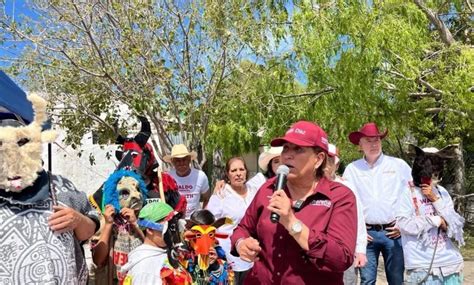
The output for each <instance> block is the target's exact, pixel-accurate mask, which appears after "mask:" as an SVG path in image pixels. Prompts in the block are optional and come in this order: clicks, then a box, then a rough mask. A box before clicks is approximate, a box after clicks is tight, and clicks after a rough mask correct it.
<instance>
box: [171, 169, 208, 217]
mask: <svg viewBox="0 0 474 285" xmlns="http://www.w3.org/2000/svg"><path fill="white" fill-rule="evenodd" d="M169 174H170V175H171V176H173V178H174V180H176V183H177V184H178V190H179V193H180V194H181V195H183V196H184V197H185V198H186V201H187V203H188V205H187V206H186V218H189V217H191V214H192V213H194V211H196V210H198V209H200V208H201V204H199V200H200V198H201V194H203V193H206V192H207V191H209V180H208V179H207V176H206V174H205V173H204V172H202V171H201V170H197V169H195V168H191V173H189V175H188V176H184V177H181V176H178V174H176V170H175V169H172V170H171V171H170V172H169Z"/></svg>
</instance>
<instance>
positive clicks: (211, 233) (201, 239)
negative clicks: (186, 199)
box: [184, 210, 232, 270]
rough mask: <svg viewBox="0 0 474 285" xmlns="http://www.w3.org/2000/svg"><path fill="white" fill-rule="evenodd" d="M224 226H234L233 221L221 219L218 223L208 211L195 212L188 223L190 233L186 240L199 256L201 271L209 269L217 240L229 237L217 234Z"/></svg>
mask: <svg viewBox="0 0 474 285" xmlns="http://www.w3.org/2000/svg"><path fill="white" fill-rule="evenodd" d="M224 224H232V219H230V218H220V219H218V220H217V221H216V220H215V218H214V215H213V214H212V213H211V212H210V211H208V210H199V211H196V212H194V213H193V214H192V215H191V219H190V220H188V221H187V223H186V228H187V229H188V231H187V232H186V233H185V234H184V238H185V240H187V241H188V242H189V244H190V245H191V247H192V249H193V250H194V252H195V253H196V254H197V256H198V267H199V268H200V269H201V270H207V268H208V267H209V250H210V249H211V248H212V247H214V246H215V245H216V244H217V241H216V238H222V239H225V238H227V237H228V235H227V234H221V233H218V232H217V229H218V228H219V227H221V226H222V225H224Z"/></svg>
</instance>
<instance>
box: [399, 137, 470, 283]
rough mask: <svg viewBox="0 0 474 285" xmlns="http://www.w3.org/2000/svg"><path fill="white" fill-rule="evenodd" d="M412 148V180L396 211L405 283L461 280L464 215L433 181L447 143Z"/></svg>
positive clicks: (437, 176) (440, 167)
mask: <svg viewBox="0 0 474 285" xmlns="http://www.w3.org/2000/svg"><path fill="white" fill-rule="evenodd" d="M412 147H414V148H415V151H416V157H415V160H414V162H413V168H412V176H413V184H414V185H411V187H410V189H409V190H408V189H407V191H406V193H405V195H404V197H403V199H401V201H400V205H399V208H398V213H397V225H398V227H399V228H400V232H401V234H402V245H403V252H404V259H405V268H406V281H405V284H462V269H463V266H464V262H463V258H462V255H461V253H460V252H459V249H458V248H457V246H456V245H455V244H454V242H453V241H452V240H451V239H454V240H455V241H457V243H458V245H463V244H464V239H463V226H464V219H463V218H462V217H461V216H460V215H459V214H458V213H456V211H455V210H454V205H453V201H452V199H451V197H450V196H449V193H448V191H446V189H444V188H443V187H442V186H440V185H437V182H438V180H439V179H440V178H441V171H442V169H443V160H444V159H446V158H449V152H450V147H448V148H445V149H442V150H440V151H438V150H437V149H435V148H425V149H420V148H419V147H417V146H414V145H412Z"/></svg>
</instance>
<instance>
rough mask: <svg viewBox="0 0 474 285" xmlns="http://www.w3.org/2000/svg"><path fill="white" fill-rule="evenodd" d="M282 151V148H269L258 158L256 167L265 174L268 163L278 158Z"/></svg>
mask: <svg viewBox="0 0 474 285" xmlns="http://www.w3.org/2000/svg"><path fill="white" fill-rule="evenodd" d="M282 150H283V147H282V146H277V147H271V148H270V149H269V150H267V151H264V152H262V153H261V154H260V156H259V157H258V166H259V167H260V169H262V171H263V172H267V170H268V163H269V162H270V161H271V160H272V159H274V158H275V157H277V156H280V154H281V152H282Z"/></svg>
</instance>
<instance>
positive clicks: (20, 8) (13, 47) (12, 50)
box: [0, 0, 37, 68]
mask: <svg viewBox="0 0 474 285" xmlns="http://www.w3.org/2000/svg"><path fill="white" fill-rule="evenodd" d="M28 5H29V4H28V1H23V0H18V1H16V0H7V1H6V2H5V13H6V14H7V15H8V16H9V17H11V19H14V20H15V21H21V18H22V17H23V16H27V17H32V18H35V17H37V15H36V14H35V13H33V12H32V11H31V10H30V9H28ZM2 8H3V7H2ZM4 36H5V37H6V38H5V42H4V43H3V44H2V45H0V68H2V67H7V66H8V65H9V64H10V63H8V62H7V61H4V60H3V59H5V58H7V59H8V58H17V57H18V55H20V54H21V52H22V50H23V48H24V46H25V44H24V43H22V42H17V41H14V39H12V38H10V37H8V36H7V35H4Z"/></svg>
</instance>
